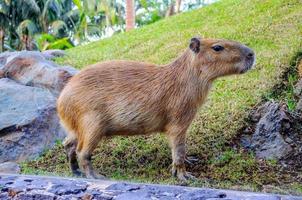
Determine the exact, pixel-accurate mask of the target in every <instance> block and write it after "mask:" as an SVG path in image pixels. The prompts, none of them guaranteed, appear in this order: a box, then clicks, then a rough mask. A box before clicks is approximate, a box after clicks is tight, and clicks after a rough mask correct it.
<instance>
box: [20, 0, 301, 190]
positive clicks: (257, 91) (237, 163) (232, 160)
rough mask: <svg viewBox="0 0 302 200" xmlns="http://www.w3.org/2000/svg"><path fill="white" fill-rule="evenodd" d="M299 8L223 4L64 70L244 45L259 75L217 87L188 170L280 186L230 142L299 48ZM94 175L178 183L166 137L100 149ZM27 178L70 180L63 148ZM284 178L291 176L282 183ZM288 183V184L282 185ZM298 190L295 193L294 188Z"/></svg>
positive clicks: (102, 46) (280, 1)
mask: <svg viewBox="0 0 302 200" xmlns="http://www.w3.org/2000/svg"><path fill="white" fill-rule="evenodd" d="M301 10H302V4H301V1H299V0H265V1H263V0H255V1H254V0H253V1H252V0H249V1H243V0H242V1H239V0H223V1H221V2H218V3H215V4H213V5H211V6H208V7H205V8H202V9H199V10H195V11H192V12H187V13H183V14H180V15H178V16H174V17H171V18H169V19H166V20H162V21H160V22H157V23H154V24H152V25H149V26H146V27H143V28H140V29H137V30H134V31H131V32H128V33H123V34H117V35H115V36H114V37H112V38H109V39H105V40H102V41H99V42H94V43H91V44H88V45H85V46H79V47H76V48H73V49H71V50H68V51H67V52H68V56H67V57H65V58H63V59H60V60H58V62H59V63H60V64H66V65H72V66H76V67H77V68H82V67H84V66H86V65H88V64H92V63H95V62H98V61H102V60H109V59H132V60H144V61H149V62H154V63H158V64H164V63H167V62H170V61H171V60H172V59H173V58H174V57H176V56H177V55H178V54H179V53H180V52H181V51H183V50H184V48H186V47H187V45H188V41H189V39H190V38H191V37H192V36H195V35H201V36H203V37H213V38H227V39H233V40H238V41H241V42H242V43H245V44H248V45H249V46H250V47H252V48H253V49H254V50H255V51H256V54H257V66H256V70H254V71H251V72H249V73H247V74H245V75H241V76H232V77H227V78H223V79H220V80H218V81H217V82H216V83H215V86H214V87H213V91H212V93H211V94H210V96H209V98H208V101H207V103H206V105H205V106H204V107H203V108H202V109H201V110H200V112H199V114H198V116H197V117H196V119H195V121H194V123H193V124H192V126H191V127H190V130H189V133H188V142H187V144H188V153H189V154H191V155H196V156H198V157H199V158H200V159H201V161H200V162H199V163H197V164H196V165H195V167H193V168H191V169H190V170H191V171H193V172H194V174H195V175H196V176H197V177H199V178H201V181H200V182H194V183H192V184H193V185H216V186H218V187H233V186H235V187H236V185H241V186H244V185H247V186H248V187H249V189H251V187H253V188H256V189H263V188H262V185H266V184H273V185H278V180H277V179H280V176H282V180H284V182H285V181H286V180H288V181H290V182H292V181H294V179H295V178H293V177H292V175H290V174H286V173H285V175H284V173H283V175H280V174H278V173H275V172H274V171H276V170H277V169H278V166H277V165H275V164H274V162H269V163H264V162H260V161H256V160H255V159H254V158H253V156H252V155H250V154H247V153H245V152H243V151H241V150H231V148H230V144H229V143H230V142H229V141H230V140H232V139H234V138H235V137H236V134H238V130H239V129H240V128H241V127H243V126H244V124H245V121H246V117H247V115H248V110H249V109H251V107H253V106H254V105H255V104H257V103H258V102H259V101H261V99H262V98H263V96H266V95H267V94H268V92H269V91H270V90H271V88H272V86H273V85H275V84H276V83H277V82H278V81H279V78H278V77H280V75H281V74H282V72H283V71H284V70H285V69H286V68H287V67H288V65H289V62H290V59H291V57H292V56H294V54H295V53H296V52H297V51H298V50H299V49H300V48H301V47H302V43H301V33H302V12H301ZM93 160H94V165H95V167H96V168H97V170H98V171H99V172H100V173H102V174H106V175H107V176H108V177H111V178H115V179H130V180H140V181H150V182H155V183H158V182H166V183H174V180H173V179H171V178H170V172H169V169H170V168H169V166H170V162H171V158H170V151H169V148H168V144H167V142H166V140H165V138H164V136H163V135H154V136H149V137H145V136H143V137H141V136H140V137H131V138H114V139H112V140H109V141H105V142H102V143H101V144H100V146H99V148H98V149H97V151H96V153H95V156H94V157H93ZM23 170H24V172H25V173H32V172H37V171H39V172H42V171H43V172H45V171H47V172H55V173H59V174H66V173H67V171H68V169H67V164H66V163H65V156H64V154H63V150H62V148H61V146H60V145H59V146H58V147H57V148H56V149H55V150H53V151H50V152H48V153H47V154H46V155H45V156H44V157H42V158H40V159H39V160H38V161H35V162H30V163H27V164H25V165H24V169H23ZM284 176H286V177H284ZM281 183H283V181H281ZM294 187H298V185H297V184H295V185H294Z"/></svg>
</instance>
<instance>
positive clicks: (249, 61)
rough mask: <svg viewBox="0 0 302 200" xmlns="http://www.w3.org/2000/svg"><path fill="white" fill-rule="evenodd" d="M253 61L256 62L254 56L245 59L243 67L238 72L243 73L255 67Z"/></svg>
mask: <svg viewBox="0 0 302 200" xmlns="http://www.w3.org/2000/svg"><path fill="white" fill-rule="evenodd" d="M255 63H256V58H255V57H253V58H252V59H246V60H245V64H244V66H243V69H241V70H240V72H239V73H240V74H243V73H245V72H247V71H249V70H250V69H253V68H254V67H255Z"/></svg>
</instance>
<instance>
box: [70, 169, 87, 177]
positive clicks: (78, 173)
mask: <svg viewBox="0 0 302 200" xmlns="http://www.w3.org/2000/svg"><path fill="white" fill-rule="evenodd" d="M72 175H73V176H76V177H85V174H84V173H82V172H81V171H80V170H79V169H77V170H73V171H72Z"/></svg>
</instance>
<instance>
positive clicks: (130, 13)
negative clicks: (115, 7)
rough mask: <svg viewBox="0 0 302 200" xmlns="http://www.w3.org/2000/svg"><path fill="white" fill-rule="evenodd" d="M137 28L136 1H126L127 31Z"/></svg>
mask: <svg viewBox="0 0 302 200" xmlns="http://www.w3.org/2000/svg"><path fill="white" fill-rule="evenodd" d="M134 26H135V13H134V0H126V31H129V30H131V29H133V28H134Z"/></svg>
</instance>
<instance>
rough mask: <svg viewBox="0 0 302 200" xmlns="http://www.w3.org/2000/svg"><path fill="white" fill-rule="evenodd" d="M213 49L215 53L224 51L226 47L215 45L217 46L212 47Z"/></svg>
mask: <svg viewBox="0 0 302 200" xmlns="http://www.w3.org/2000/svg"><path fill="white" fill-rule="evenodd" d="M212 49H213V50H214V51H222V50H223V49H224V47H223V46H220V45H215V46H213V47H212Z"/></svg>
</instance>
